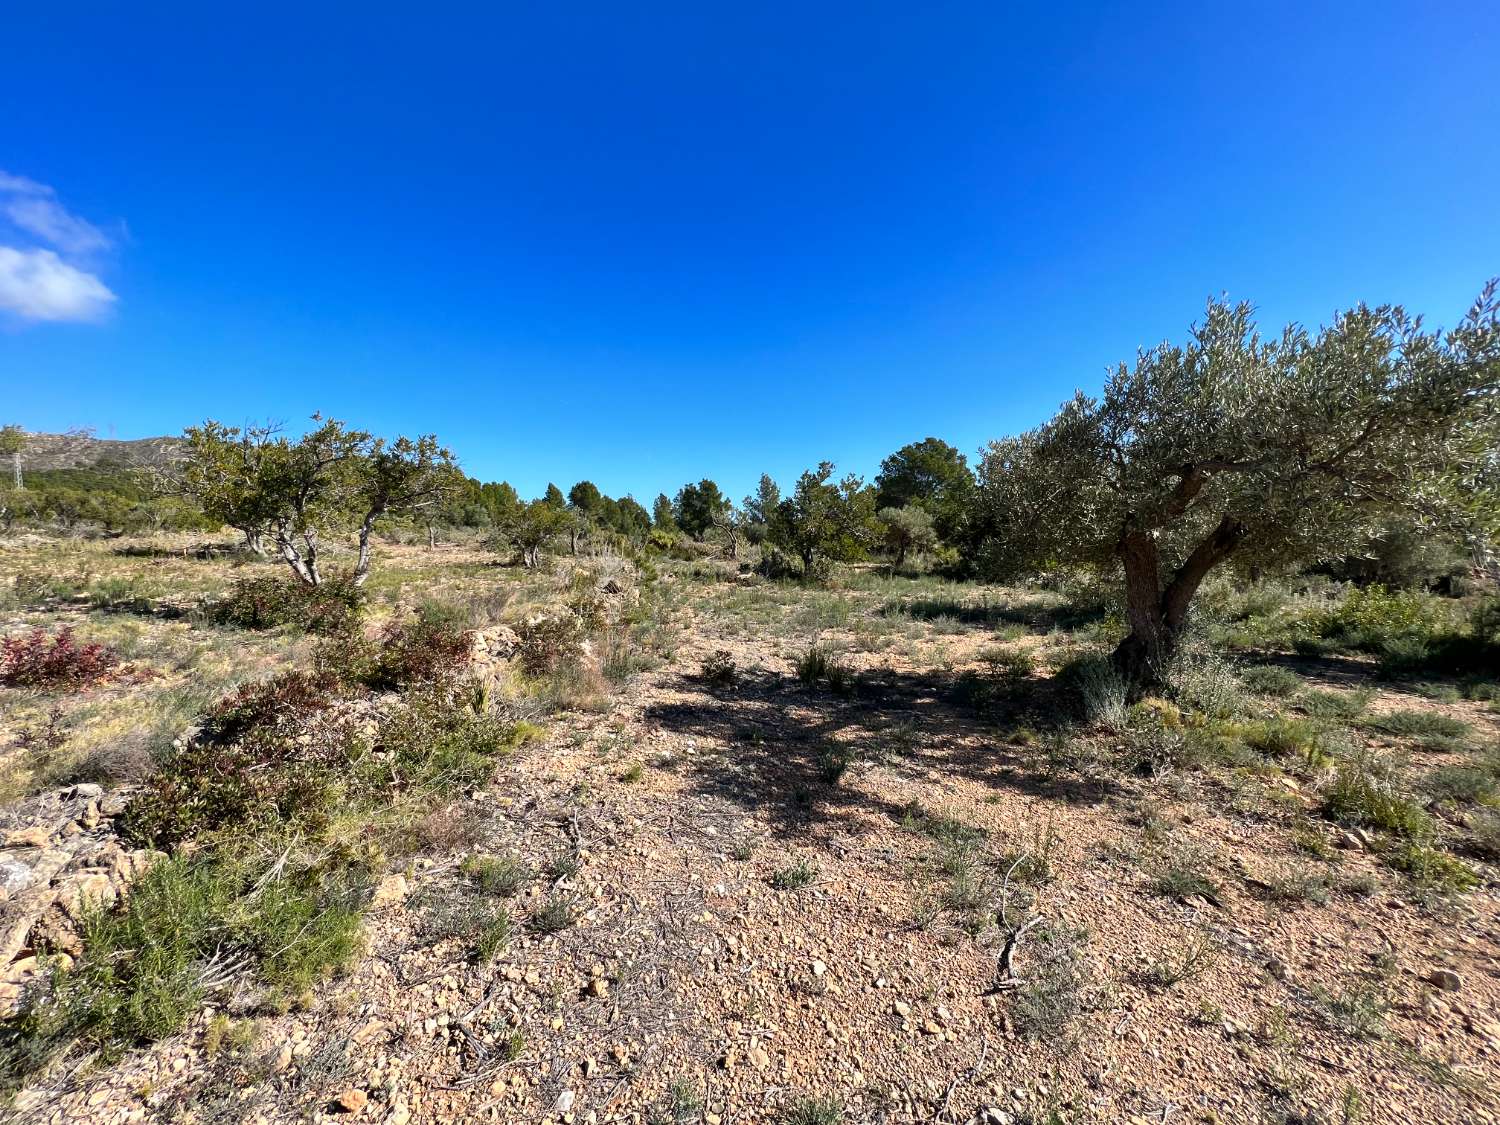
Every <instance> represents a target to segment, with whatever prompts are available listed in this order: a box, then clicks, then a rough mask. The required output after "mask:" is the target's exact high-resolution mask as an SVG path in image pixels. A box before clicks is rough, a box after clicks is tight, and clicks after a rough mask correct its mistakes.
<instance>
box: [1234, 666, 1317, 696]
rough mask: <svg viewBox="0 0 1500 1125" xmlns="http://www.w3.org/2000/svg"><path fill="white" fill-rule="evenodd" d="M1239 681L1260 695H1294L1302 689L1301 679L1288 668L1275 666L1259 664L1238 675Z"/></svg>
mask: <svg viewBox="0 0 1500 1125" xmlns="http://www.w3.org/2000/svg"><path fill="white" fill-rule="evenodd" d="M1240 681H1241V682H1242V683H1243V684H1244V685H1245V686H1246V687H1247V688H1249V689H1250V690H1251V691H1253V692H1256V693H1258V694H1260V695H1275V696H1282V697H1285V696H1289V695H1295V694H1296V693H1297V692H1298V691H1299V690H1301V688H1302V677H1300V676H1298V675H1297V673H1295V672H1293V671H1292V670H1291V669H1290V668H1282V667H1280V666H1279V665H1275V664H1259V665H1256V666H1255V667H1253V668H1246V669H1245V670H1244V671H1243V672H1241V673H1240Z"/></svg>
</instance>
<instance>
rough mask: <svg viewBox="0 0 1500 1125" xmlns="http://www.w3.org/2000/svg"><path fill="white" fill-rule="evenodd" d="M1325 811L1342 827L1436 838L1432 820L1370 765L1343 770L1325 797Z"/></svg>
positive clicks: (1418, 838)
mask: <svg viewBox="0 0 1500 1125" xmlns="http://www.w3.org/2000/svg"><path fill="white" fill-rule="evenodd" d="M1323 811H1324V813H1325V814H1326V815H1327V816H1328V817H1329V818H1330V819H1332V820H1335V821H1337V822H1338V823H1340V824H1349V825H1354V826H1356V827H1360V828H1378V829H1381V830H1382V831H1385V832H1390V833H1392V834H1393V835H1396V836H1401V837H1404V838H1407V839H1412V840H1425V839H1428V838H1429V837H1431V836H1432V834H1433V829H1434V825H1433V822H1432V817H1430V816H1429V815H1428V814H1427V810H1426V809H1424V808H1423V807H1422V806H1421V805H1420V804H1419V803H1418V802H1416V801H1415V800H1413V799H1412V798H1411V797H1409V796H1407V795H1406V794H1404V793H1402V792H1401V791H1400V790H1399V789H1398V788H1397V787H1396V783H1395V780H1394V778H1392V777H1391V776H1390V775H1389V774H1388V773H1386V772H1384V771H1382V770H1380V769H1378V768H1376V767H1375V765H1374V764H1373V763H1370V762H1351V763H1349V764H1347V765H1345V766H1343V767H1342V768H1341V769H1340V770H1339V771H1338V773H1337V774H1336V775H1335V776H1334V779H1333V781H1332V782H1331V783H1330V784H1329V786H1328V788H1327V789H1326V790H1324V793H1323Z"/></svg>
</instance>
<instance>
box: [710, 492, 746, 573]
mask: <svg viewBox="0 0 1500 1125" xmlns="http://www.w3.org/2000/svg"><path fill="white" fill-rule="evenodd" d="M714 530H716V531H717V532H718V533H719V536H720V538H722V539H723V541H724V554H725V556H726V557H727V558H731V559H737V558H739V557H740V539H741V538H742V537H743V536H744V534H745V513H744V512H741V511H737V510H736V509H735V507H734V505H733V504H731V503H729V502H728V501H726V502H725V504H724V507H722V508H720V509H719V512H718V514H717V515H715V516H714Z"/></svg>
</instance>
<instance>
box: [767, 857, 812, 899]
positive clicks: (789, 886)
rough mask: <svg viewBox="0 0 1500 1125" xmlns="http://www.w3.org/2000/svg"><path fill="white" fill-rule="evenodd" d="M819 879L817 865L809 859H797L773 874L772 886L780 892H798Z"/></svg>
mask: <svg viewBox="0 0 1500 1125" xmlns="http://www.w3.org/2000/svg"><path fill="white" fill-rule="evenodd" d="M817 877H818V868H817V865H816V864H814V863H812V862H811V861H810V860H807V859H801V858H799V859H796V860H794V861H792V862H791V863H789V864H787V865H786V866H785V867H780V868H777V869H776V870H775V871H773V872H772V873H771V886H773V887H775V888H776V889H777V890H778V891H796V890H801V889H802V888H803V887H805V886H807V885H808V884H810V883H811V882H812V881H813V880H814V879H816V878H817Z"/></svg>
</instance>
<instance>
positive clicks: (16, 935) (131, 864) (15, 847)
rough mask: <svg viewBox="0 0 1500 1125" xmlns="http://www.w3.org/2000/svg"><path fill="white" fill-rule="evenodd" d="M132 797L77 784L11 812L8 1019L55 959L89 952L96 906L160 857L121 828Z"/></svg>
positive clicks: (3, 866) (5, 840)
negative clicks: (133, 844)
mask: <svg viewBox="0 0 1500 1125" xmlns="http://www.w3.org/2000/svg"><path fill="white" fill-rule="evenodd" d="M128 801H129V794H128V793H127V792H126V791H123V790H113V791H110V792H105V791H104V790H103V789H102V788H101V787H100V786H98V785H72V786H68V787H67V788H64V789H56V790H52V791H50V792H47V793H42V794H38V795H37V796H34V797H31V798H28V799H27V800H25V801H22V802H20V803H19V804H18V805H16V806H14V807H12V808H10V809H8V810H6V813H5V816H4V821H3V824H0V1015H5V1016H8V1015H13V1014H14V1013H15V1011H16V1009H17V1007H18V1006H19V1003H20V1001H21V998H22V996H23V994H24V993H25V991H26V989H27V988H28V987H29V986H30V985H32V984H33V983H35V982H36V981H37V980H38V979H39V977H40V976H41V975H42V974H43V973H45V972H46V971H47V965H48V962H47V961H46V960H45V958H47V956H48V955H57V956H61V957H62V958H63V959H64V961H63V963H64V964H66V963H67V959H68V958H71V957H73V956H75V955H76V954H77V953H78V952H79V951H80V950H81V943H80V941H79V936H78V927H79V924H80V922H81V921H82V919H83V917H84V914H85V912H86V910H87V909H88V907H89V906H90V905H91V904H95V903H105V904H107V903H112V902H114V901H115V900H116V899H118V898H119V896H120V895H121V894H123V893H125V891H126V889H127V888H128V887H129V885H130V884H131V883H132V882H133V881H134V880H135V879H137V878H139V877H140V875H141V874H142V873H143V872H144V871H145V870H146V868H147V867H149V866H150V865H151V863H152V862H154V861H155V860H156V859H157V858H159V857H160V854H161V853H159V852H153V851H149V850H146V849H140V848H130V847H128V846H127V845H126V844H125V842H124V841H122V840H121V839H120V837H119V835H118V834H117V833H116V832H115V830H114V824H113V822H114V818H115V817H117V816H118V815H119V814H120V813H122V812H124V810H125V806H126V804H127V803H128Z"/></svg>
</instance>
